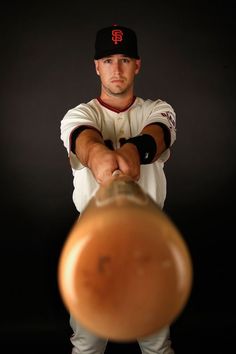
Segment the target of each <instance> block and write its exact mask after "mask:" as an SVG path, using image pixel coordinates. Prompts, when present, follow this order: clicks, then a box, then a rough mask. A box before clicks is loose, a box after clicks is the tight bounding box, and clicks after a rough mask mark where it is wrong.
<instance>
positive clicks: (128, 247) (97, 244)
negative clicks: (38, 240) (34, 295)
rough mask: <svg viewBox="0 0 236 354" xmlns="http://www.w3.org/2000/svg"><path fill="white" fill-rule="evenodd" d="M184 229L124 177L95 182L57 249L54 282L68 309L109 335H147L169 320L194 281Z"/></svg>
mask: <svg viewBox="0 0 236 354" xmlns="http://www.w3.org/2000/svg"><path fill="white" fill-rule="evenodd" d="M192 277H193V268H192V260H191V256H190V252H189V249H188V247H187V245H186V242H185V241H184V239H183V236H182V235H181V233H180V232H179V230H178V229H177V227H176V226H175V224H174V223H173V222H172V221H171V219H170V218H169V216H167V214H166V213H164V212H163V211H162V210H161V209H160V208H159V207H158V206H157V204H156V203H155V202H154V201H153V200H152V198H151V197H150V196H149V195H147V194H146V193H144V191H143V190H142V188H141V187H140V186H139V185H138V184H137V183H136V182H134V181H133V180H132V179H130V178H129V177H127V176H122V175H118V176H117V175H116V176H114V177H113V178H112V179H111V180H109V182H107V184H105V185H103V186H100V187H99V189H98V191H97V193H96V194H95V195H94V197H93V198H92V199H91V200H90V202H89V203H88V205H87V207H86V208H85V210H84V211H83V213H82V214H81V215H80V217H79V219H78V221H76V223H75V224H74V226H73V227H72V230H71V232H70V233H69V235H68V238H67V239H66V241H65V244H64V246H63V248H62V252H61V255H60V259H59V266H58V284H59V290H60V294H61V297H62V300H63V302H64V304H65V306H66V308H67V309H68V311H69V312H70V314H71V315H72V316H73V317H74V318H75V319H76V320H78V321H79V322H80V324H81V325H83V326H84V327H85V328H87V329H88V330H90V331H91V332H93V333H94V334H96V335H98V336H100V337H105V338H110V339H111V340H115V341H132V340H135V339H137V338H141V337H145V336H148V335H152V334H154V333H156V332H158V331H159V330H161V329H162V328H163V327H165V326H167V325H170V324H171V323H173V321H174V320H175V319H177V317H178V316H179V314H180V313H181V312H182V310H183V309H184V307H185V305H186V303H187V300H188V298H189V296H190V292H191V288H192Z"/></svg>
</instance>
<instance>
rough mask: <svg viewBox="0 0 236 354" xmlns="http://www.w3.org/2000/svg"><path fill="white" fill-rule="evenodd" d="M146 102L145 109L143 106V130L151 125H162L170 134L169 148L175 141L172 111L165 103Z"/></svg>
mask: <svg viewBox="0 0 236 354" xmlns="http://www.w3.org/2000/svg"><path fill="white" fill-rule="evenodd" d="M146 102H147V106H146V107H145V104H144V109H145V110H146V112H144V117H145V120H144V122H143V128H144V127H145V126H147V125H149V124H152V123H162V124H164V125H165V126H166V127H167V128H168V129H169V132H170V146H171V145H173V143H174V142H175V140H176V114H175V111H174V109H173V108H172V106H171V105H170V104H168V103H167V102H165V101H161V100H157V101H153V102H150V101H146Z"/></svg>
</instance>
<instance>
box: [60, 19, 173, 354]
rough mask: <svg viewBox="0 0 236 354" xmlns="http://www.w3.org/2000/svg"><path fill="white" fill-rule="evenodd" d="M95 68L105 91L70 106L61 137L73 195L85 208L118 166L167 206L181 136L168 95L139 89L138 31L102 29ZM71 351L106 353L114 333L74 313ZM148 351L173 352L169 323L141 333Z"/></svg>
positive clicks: (76, 353) (145, 353)
mask: <svg viewBox="0 0 236 354" xmlns="http://www.w3.org/2000/svg"><path fill="white" fill-rule="evenodd" d="M94 63H95V70H96V73H97V75H98V76H99V77H100V82H101V91H100V96H99V97H97V98H94V99H92V100H91V101H89V102H88V103H81V104H79V105H78V106H76V107H75V108H72V109H70V110H69V111H68V112H67V113H66V114H65V116H64V117H63V119H62V121H61V139H62V141H63V143H64V146H65V148H66V149H67V152H68V156H69V161H70V165H71V169H72V173H73V183H74V191H73V201H74V204H75V207H76V209H77V210H78V212H80V213H81V212H82V211H83V209H84V208H85V206H86V204H87V203H88V201H89V200H90V199H91V197H92V196H93V195H94V194H95V192H96V190H97V189H98V187H99V185H100V184H102V183H104V182H105V181H106V180H107V179H108V178H110V177H111V176H112V174H113V172H114V171H115V170H120V171H121V173H123V174H125V175H128V176H130V177H132V178H133V179H134V180H135V181H137V183H139V184H140V186H141V187H142V188H143V189H144V190H145V191H146V192H147V193H149V195H150V196H151V197H152V198H153V199H154V200H155V201H156V202H157V204H158V205H159V206H160V207H161V208H162V207H163V205H164V201H165V198H166V178H165V174H164V170H163V168H164V164H165V162H166V161H167V160H168V158H169V156H170V147H171V146H172V144H173V143H174V141H175V139H176V124H175V112H174V110H173V108H172V107H171V106H170V105H169V104H168V103H167V102H165V101H163V100H160V99H157V100H150V99H147V100H144V99H142V98H140V97H136V96H135V95H134V80H135V77H136V75H137V74H138V73H139V71H140V68H141V59H140V57H139V54H138V47H137V37H136V33H135V32H134V31H133V30H132V29H129V28H127V27H124V26H117V25H114V26H110V27H106V28H102V29H101V30H99V31H98V32H97V35H96V40H95V56H94ZM70 324H71V327H72V329H73V335H72V337H71V342H72V344H73V349H72V353H73V354H79V353H86V354H95V353H96V354H100V353H104V351H105V349H106V345H107V341H108V340H109V338H107V339H104V338H98V337H97V336H95V335H94V334H93V333H90V332H89V331H88V330H86V329H85V328H83V327H82V326H81V325H80V323H78V322H76V321H75V320H74V318H73V317H72V316H71V317H70ZM137 341H138V343H139V346H140V349H141V351H142V353H143V354H151V353H157V354H173V353H174V351H173V349H172V348H171V341H170V337H169V328H163V329H162V330H161V331H160V332H158V333H156V334H155V335H153V336H151V337H148V338H137Z"/></svg>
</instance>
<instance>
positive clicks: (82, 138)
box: [75, 127, 119, 183]
mask: <svg viewBox="0 0 236 354" xmlns="http://www.w3.org/2000/svg"><path fill="white" fill-rule="evenodd" d="M75 153H76V156H77V157H78V159H79V160H80V162H81V163H82V165H84V166H85V167H88V168H89V169H90V170H91V171H92V173H93V175H94V177H95V179H96V180H97V182H98V183H103V182H105V181H106V180H107V179H108V178H110V177H111V176H112V173H113V172H114V171H115V170H117V169H118V168H119V166H118V163H117V158H116V154H115V152H114V151H112V150H110V149H109V148H107V147H106V145H105V143H104V140H103V138H102V136H101V134H100V132H99V131H97V130H96V129H91V128H87V129H86V127H85V129H83V130H82V131H81V132H80V133H79V135H78V136H77V138H76V141H75Z"/></svg>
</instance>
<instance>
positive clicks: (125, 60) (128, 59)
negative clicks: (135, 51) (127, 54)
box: [122, 58, 130, 63]
mask: <svg viewBox="0 0 236 354" xmlns="http://www.w3.org/2000/svg"><path fill="white" fill-rule="evenodd" d="M122 60H123V63H129V62H130V58H123V59H122Z"/></svg>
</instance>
